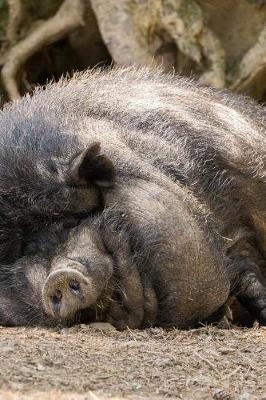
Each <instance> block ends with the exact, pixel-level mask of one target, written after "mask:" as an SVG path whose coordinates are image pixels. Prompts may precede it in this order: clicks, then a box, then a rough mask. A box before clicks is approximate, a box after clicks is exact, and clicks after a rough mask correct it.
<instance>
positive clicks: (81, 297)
mask: <svg viewBox="0 0 266 400" xmlns="http://www.w3.org/2000/svg"><path fill="white" fill-rule="evenodd" d="M96 300H97V294H96V290H95V288H94V286H93V284H92V281H91V279H90V278H89V277H86V276H84V275H83V274H82V273H81V272H80V271H77V270H74V269H69V268H67V269H60V270H57V271H54V272H52V273H51V274H50V275H49V276H48V278H47V279H46V282H45V284H44V287H43V303H44V309H45V311H46V313H47V314H48V315H51V316H52V317H54V318H56V319H59V320H64V319H67V318H70V317H71V316H73V315H74V314H75V313H76V312H77V311H78V310H81V309H83V308H86V307H89V306H91V305H93V304H94V303H95V302H96Z"/></svg>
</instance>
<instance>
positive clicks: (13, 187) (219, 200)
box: [0, 67, 266, 268]
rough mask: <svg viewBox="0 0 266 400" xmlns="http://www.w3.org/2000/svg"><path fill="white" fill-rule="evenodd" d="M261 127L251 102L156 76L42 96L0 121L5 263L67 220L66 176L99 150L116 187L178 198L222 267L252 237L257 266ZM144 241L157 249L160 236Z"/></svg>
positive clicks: (100, 79)
mask: <svg viewBox="0 0 266 400" xmlns="http://www.w3.org/2000/svg"><path fill="white" fill-rule="evenodd" d="M265 117H266V113H265V109H264V108H263V107H261V106H259V105H257V104H255V102H253V101H252V100H250V99H247V98H245V97H241V96H235V95H233V94H231V93H229V92H227V91H221V90H216V89H210V88H207V87H205V86H202V85H200V84H198V83H196V82H195V81H194V80H188V79H185V78H181V77H178V76H175V75H170V74H163V73H162V72H161V71H158V70H153V69H150V68H136V67H128V68H114V69H112V70H106V71H102V70H93V71H86V72H83V73H78V74H76V75H74V77H73V78H71V79H62V80H60V81H59V82H57V83H52V84H49V85H48V86H46V87H45V88H41V87H40V88H37V89H36V91H35V93H34V94H33V96H30V95H27V96H25V98H23V99H21V100H19V101H17V102H15V103H14V104H10V105H7V106H6V107H5V108H4V110H3V111H2V112H1V114H0V132H1V136H0V204H1V219H0V226H1V229H0V232H1V235H2V236H1V237H0V257H2V258H4V259H5V258H7V259H8V256H9V254H10V243H12V246H13V245H15V244H16V243H19V238H22V236H23V235H27V232H29V231H30V232H32V231H34V230H38V229H39V226H40V225H41V224H42V223H43V219H45V223H46V224H48V223H49V219H51V220H53V219H54V218H57V217H58V216H59V218H61V217H63V216H64V214H65V213H67V212H69V210H70V204H71V202H72V197H73V195H74V194H75V187H73V186H71V185H69V183H68V166H69V165H70V163H71V160H72V159H73V157H74V156H75V155H76V154H77V153H79V152H80V151H82V150H84V149H85V148H86V146H88V145H89V144H91V143H93V142H95V141H96V142H100V143H101V149H102V153H103V154H106V156H107V157H109V158H110V159H111V160H112V162H113V164H114V168H115V171H116V184H117V185H118V187H119V186H121V187H123V185H126V186H128V185H130V184H131V183H132V182H137V181H140V180H142V181H143V182H153V183H154V184H156V185H157V186H158V187H160V186H161V187H162V188H164V189H165V190H166V188H168V189H169V188H171V189H169V190H170V191H172V192H175V190H176V191H179V192H180V193H181V192H182V196H181V195H180V196H181V197H180V198H179V200H180V199H181V198H182V199H183V200H182V201H183V202H184V203H185V199H187V205H186V207H188V208H189V207H190V212H191V214H192V218H194V219H195V220H196V221H197V223H198V226H199V233H200V231H205V234H206V241H207V242H208V246H207V247H208V248H212V247H216V248H217V249H216V250H217V251H218V254H220V255H221V259H223V257H224V256H228V254H229V256H230V254H233V253H234V252H236V253H237V250H235V248H234V250H233V252H232V251H231V250H230V247H232V246H231V245H230V243H234V245H235V243H236V242H237V241H238V239H236V238H237V237H239V232H248V233H247V238H248V239H246V242H250V237H251V236H252V243H254V246H253V247H254V248H255V252H256V255H255V259H256V258H258V259H259V258H260V257H261V255H263V256H264V255H265V253H266V244H265V241H264V230H263V229H264V222H263V218H265V212H266V209H265V200H264V198H265V192H266V190H265V188H266V186H265V172H266V170H265V134H266V123H265ZM173 183H174V184H175V185H176V186H175V187H174V186H173ZM168 189H167V190H168ZM84 190H85V188H84ZM106 193H107V192H106ZM150 196H152V194H150ZM154 196H155V195H154ZM103 197H104V202H103V204H102V203H101V204H102V205H103V206H106V207H108V206H109V204H107V203H105V195H104V196H103ZM107 197H108V196H107ZM112 205H114V204H112ZM120 206H121V205H120ZM72 211H73V209H72ZM88 211H90V210H88ZM122 211H123V210H122ZM153 212H154V213H156V210H153ZM169 215H170V214H169ZM173 218H174V216H173ZM133 220H134V218H133ZM207 220H208V224H209V225H208V224H206V223H205V222H204V221H207ZM174 221H176V224H178V216H176V220H175V219H174ZM133 222H134V221H133ZM162 224H167V221H163V222H162ZM243 228H244V229H243ZM136 231H137V232H138V234H139V230H136ZM158 231H160V227H158ZM161 231H163V229H162V227H161ZM210 231H211V233H210ZM141 233H142V235H143V236H142V235H140V237H143V238H144V239H145V233H146V231H145V232H144V231H143V232H141ZM148 233H149V235H150V236H149V237H150V238H151V240H150V242H151V243H150V245H151V246H152V245H153V244H155V242H156V241H157V239H158V235H156V234H155V233H153V234H152V233H151V231H150V232H148ZM240 236H241V235H240ZM244 236H245V234H244ZM138 243H139V242H138ZM18 247H19V245H18ZM220 248H222V249H223V252H222V253H221V250H220ZM228 249H229V250H228ZM216 250H215V251H216ZM148 251H149V249H147V253H148ZM230 251H231V253H230ZM248 251H249V250H248ZM19 252H20V250H19V248H18V250H17V253H18V254H19ZM225 252H227V253H226V254H225ZM215 258H217V257H216V256H215ZM253 258H254V257H253ZM253 261H254V260H253ZM255 261H256V260H255ZM232 266H233V267H232V268H235V267H234V263H232Z"/></svg>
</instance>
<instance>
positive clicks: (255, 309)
mask: <svg viewBox="0 0 266 400" xmlns="http://www.w3.org/2000/svg"><path fill="white" fill-rule="evenodd" d="M234 270H235V271H236V277H235V280H234V285H233V294H235V295H236V296H237V298H238V300H239V301H240V303H241V304H242V305H243V306H244V307H245V308H246V309H247V310H248V311H249V313H250V314H251V315H252V316H253V317H255V318H256V319H257V320H258V322H259V323H260V324H261V325H266V280H265V278H264V277H263V276H262V274H261V271H260V268H259V267H258V266H257V264H256V263H255V262H253V261H251V260H249V259H248V258H246V257H243V256H239V257H235V258H234Z"/></svg>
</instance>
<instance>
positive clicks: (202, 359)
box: [0, 324, 266, 400]
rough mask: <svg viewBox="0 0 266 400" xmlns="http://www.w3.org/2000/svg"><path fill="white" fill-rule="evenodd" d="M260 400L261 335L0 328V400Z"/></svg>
mask: <svg viewBox="0 0 266 400" xmlns="http://www.w3.org/2000/svg"><path fill="white" fill-rule="evenodd" d="M105 398H108V399H109V398H112V399H119V400H120V399H134V400H137V399H139V400H140V399H143V400H144V399H165V398H174V399H200V400H204V399H216V400H231V399H232V400H250V399H259V400H262V399H264V400H266V328H252V329H247V328H246V329H240V328H238V329H230V330H221V329H218V328H212V327H207V328H201V329H198V330H191V331H178V330H171V331H164V330H162V329H150V330H147V331H129V330H128V331H125V332H117V331H115V330H114V328H112V327H111V326H110V325H108V324H105V325H104V324H103V325H101V324H100V325H99V324H98V325H96V326H84V325H81V326H77V327H72V328H69V329H61V330H60V329H58V330H47V329H40V328H34V329H33V328H31V329H29V328H20V329H17V328H16V329H15V328H0V400H37V399H38V400H48V399H49V400H55V399H56V400H85V399H86V400H102V399H105Z"/></svg>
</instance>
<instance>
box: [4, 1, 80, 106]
mask: <svg viewBox="0 0 266 400" xmlns="http://www.w3.org/2000/svg"><path fill="white" fill-rule="evenodd" d="M10 2H11V0H10ZM83 15H84V0H65V1H64V2H63V4H62V5H61V7H60V8H59V10H58V11H57V13H56V14H55V15H54V16H53V17H51V18H50V19H48V20H46V21H45V22H43V23H42V24H41V25H39V26H38V27H36V28H35V29H34V30H33V31H31V32H30V33H29V34H28V36H26V37H25V38H24V39H23V40H21V41H20V42H18V43H17V44H16V45H15V46H13V47H12V48H11V49H10V51H9V52H8V54H7V56H6V59H5V63H4V66H3V68H2V71H1V75H2V82H3V85H4V87H5V89H6V91H7V94H8V96H9V98H10V100H16V99H18V98H19V97H20V96H21V95H20V91H19V83H18V82H17V75H18V72H19V71H20V70H21V68H22V66H23V65H24V64H25V62H26V61H27V60H28V59H29V58H30V57H32V56H33V55H34V54H35V53H36V52H38V51H39V50H40V49H41V48H43V47H44V46H46V45H49V44H51V43H54V42H56V41H58V40H60V39H62V38H63V37H65V36H67V35H69V34H70V33H72V32H73V31H74V30H75V29H77V28H78V27H80V26H83V25H84V21H83ZM12 30H14V28H12ZM12 35H13V33H12Z"/></svg>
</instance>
